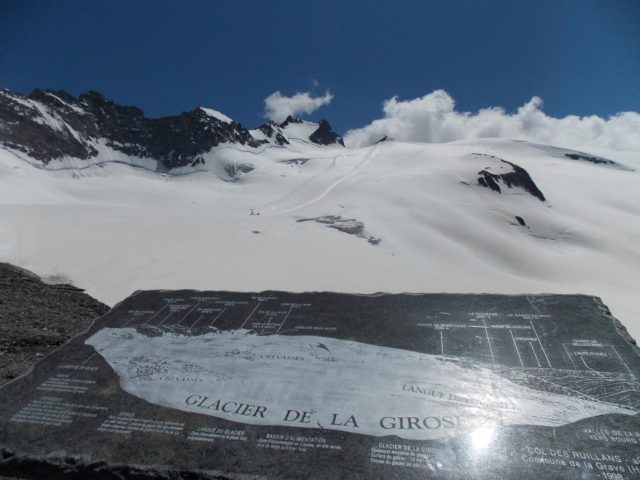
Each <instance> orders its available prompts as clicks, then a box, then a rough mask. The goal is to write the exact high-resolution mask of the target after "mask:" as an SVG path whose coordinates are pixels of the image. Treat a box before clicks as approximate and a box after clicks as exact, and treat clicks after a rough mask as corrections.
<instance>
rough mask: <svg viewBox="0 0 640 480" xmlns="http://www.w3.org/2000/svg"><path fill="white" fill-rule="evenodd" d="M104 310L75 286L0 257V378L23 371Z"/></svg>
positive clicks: (16, 374)
mask: <svg viewBox="0 0 640 480" xmlns="http://www.w3.org/2000/svg"><path fill="white" fill-rule="evenodd" d="M108 310H109V307H107V306H106V305H104V304H102V303H100V302H99V301H97V300H95V299H94V298H92V297H90V296H89V295H87V294H86V293H84V292H83V290H82V289H80V288H77V287H74V286H73V285H68V284H57V285H49V284H46V283H44V282H43V281H42V280H41V279H40V278H39V277H38V276H37V275H35V274H33V273H31V272H29V271H27V270H23V269H20V268H18V267H15V266H13V265H9V264H7V263H0V325H1V331H2V335H1V336H0V384H2V383H4V382H6V381H8V380H11V379H12V378H15V377H17V376H19V375H21V374H23V373H25V372H26V371H27V370H28V369H29V368H30V367H31V365H33V364H34V363H35V362H36V361H37V360H39V359H41V358H42V357H44V356H45V355H47V354H49V353H50V352H51V351H53V350H54V349H55V348H57V347H59V346H60V345H61V344H62V343H64V342H66V341H67V340H69V339H70V338H71V337H73V336H75V335H77V334H78V333H80V332H82V331H84V330H86V329H87V328H88V327H89V325H90V324H91V322H92V321H93V320H94V319H95V318H96V317H98V316H100V315H102V314H104V313H105V312H107V311H108Z"/></svg>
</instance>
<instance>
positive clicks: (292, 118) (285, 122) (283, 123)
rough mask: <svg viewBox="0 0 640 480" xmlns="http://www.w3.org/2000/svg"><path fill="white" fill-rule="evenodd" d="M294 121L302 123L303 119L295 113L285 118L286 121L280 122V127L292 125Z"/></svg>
mask: <svg viewBox="0 0 640 480" xmlns="http://www.w3.org/2000/svg"><path fill="white" fill-rule="evenodd" d="M292 123H302V119H301V118H299V117H296V116H295V115H289V116H288V117H287V118H285V120H284V122H282V123H281V124H280V128H285V127H286V126H287V125H290V124H292Z"/></svg>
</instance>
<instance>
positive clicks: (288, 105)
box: [264, 90, 333, 122]
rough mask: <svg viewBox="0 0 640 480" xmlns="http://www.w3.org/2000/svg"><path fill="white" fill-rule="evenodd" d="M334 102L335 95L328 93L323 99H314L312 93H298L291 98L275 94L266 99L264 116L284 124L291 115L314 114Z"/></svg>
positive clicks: (278, 93)
mask: <svg viewBox="0 0 640 480" xmlns="http://www.w3.org/2000/svg"><path fill="white" fill-rule="evenodd" d="M331 100H333V94H332V93H331V92H330V91H328V90H327V92H326V93H325V94H324V95H323V96H321V97H314V96H312V94H311V93H310V92H298V93H296V94H295V95H293V96H291V97H287V96H285V95H282V94H281V93H280V92H273V93H272V94H271V95H269V96H268V97H267V98H265V99H264V116H265V117H266V118H269V119H271V120H275V121H276V122H282V121H283V120H284V119H285V118H287V116H289V115H300V114H302V113H307V114H309V113H312V112H315V111H316V110H317V109H319V108H320V107H322V106H324V105H328V104H329V103H331Z"/></svg>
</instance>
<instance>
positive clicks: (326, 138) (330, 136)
mask: <svg viewBox="0 0 640 480" xmlns="http://www.w3.org/2000/svg"><path fill="white" fill-rule="evenodd" d="M309 140H311V141H312V142H313V143H317V144H318V145H332V144H334V143H338V144H340V145H342V146H343V147H344V140H343V139H342V137H341V136H340V135H338V134H337V133H336V132H334V131H333V128H331V124H330V123H329V122H328V121H327V120H325V119H324V118H323V119H322V120H320V122H319V123H318V129H317V130H316V131H315V132H313V133H312V134H311V136H310V137H309Z"/></svg>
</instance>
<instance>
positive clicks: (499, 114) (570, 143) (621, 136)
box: [276, 90, 640, 151]
mask: <svg viewBox="0 0 640 480" xmlns="http://www.w3.org/2000/svg"><path fill="white" fill-rule="evenodd" d="M276 93H277V92H276ZM382 110H383V113H384V116H383V117H382V118H380V119H377V120H374V121H373V122H371V123H370V124H368V125H366V126H364V127H362V128H356V129H354V130H350V131H348V132H347V133H346V134H345V142H346V143H347V145H348V146H352V147H358V146H364V145H370V144H372V143H375V142H377V141H378V140H380V139H381V138H382V137H384V136H385V135H386V136H388V137H391V138H393V139H395V140H405V141H413V142H433V143H439V142H449V141H452V140H463V139H474V138H489V137H498V138H512V139H518V140H528V141H532V142H539V143H546V144H551V145H558V146H567V147H580V146H582V147H596V148H610V149H613V150H630V151H640V114H638V113H636V112H623V113H618V114H616V115H613V116H611V117H609V118H606V119H605V118H602V117H598V116H596V115H591V116H588V117H578V116H575V115H568V116H566V117H563V118H554V117H550V116H548V115H547V114H545V113H544V112H543V111H542V100H541V99H540V98H539V97H533V98H532V99H531V100H529V101H528V102H527V103H525V104H524V105H522V106H521V107H520V108H518V110H517V111H516V112H515V113H508V112H506V111H505V110H504V109H502V108H500V107H491V108H485V109H482V110H479V111H478V112H476V113H471V112H459V111H457V110H456V109H455V102H454V100H453V98H452V97H451V96H450V95H449V94H448V93H447V92H445V91H444V90H435V91H433V92H431V93H429V94H428V95H425V96H424V97H419V98H414V99H413V100H399V99H398V97H393V98H389V99H387V100H385V101H384V104H383V108H382Z"/></svg>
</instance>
